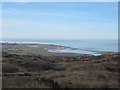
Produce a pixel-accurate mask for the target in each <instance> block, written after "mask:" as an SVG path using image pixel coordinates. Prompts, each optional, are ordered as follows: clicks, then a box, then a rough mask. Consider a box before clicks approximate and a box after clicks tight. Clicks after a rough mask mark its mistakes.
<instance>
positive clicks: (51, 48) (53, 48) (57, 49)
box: [0, 42, 117, 56]
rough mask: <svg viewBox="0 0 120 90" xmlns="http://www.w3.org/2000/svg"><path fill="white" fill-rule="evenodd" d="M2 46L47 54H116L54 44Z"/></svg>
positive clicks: (9, 43)
mask: <svg viewBox="0 0 120 90" xmlns="http://www.w3.org/2000/svg"><path fill="white" fill-rule="evenodd" d="M0 44H2V45H23V46H27V47H30V48H37V47H41V48H42V49H44V50H45V51H47V52H52V53H62V54H64V53H67V54H70V53H71V54H83V55H93V56H99V55H105V54H114V53H117V52H110V51H97V50H95V51H94V50H85V49H79V48H72V47H69V46H63V45H55V44H42V43H41V44H39V43H24V42H22V43H14V42H13V43H11V42H7V43H0ZM80 51H81V53H79V52H80Z"/></svg>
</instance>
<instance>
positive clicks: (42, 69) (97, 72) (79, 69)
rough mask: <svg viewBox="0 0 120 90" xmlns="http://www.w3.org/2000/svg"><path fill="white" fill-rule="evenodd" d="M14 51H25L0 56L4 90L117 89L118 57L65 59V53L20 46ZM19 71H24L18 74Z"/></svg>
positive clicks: (73, 56) (69, 56)
mask: <svg viewBox="0 0 120 90" xmlns="http://www.w3.org/2000/svg"><path fill="white" fill-rule="evenodd" d="M14 46H15V45H14ZM12 47H13V46H11V48H12ZM4 48H7V47H4ZM9 48H10V47H9ZM16 48H19V50H21V48H22V49H24V48H25V51H24V50H21V51H20V52H22V53H21V54H15V53H16V51H14V50H13V51H11V53H9V52H3V56H2V57H1V59H3V60H2V61H3V63H2V65H3V75H4V76H3V88H117V87H118V71H117V70H118V69H119V66H118V61H119V57H118V54H112V55H103V56H81V55H79V56H78V54H77V55H72V54H68V56H66V55H67V54H64V55H61V54H51V53H50V54H48V53H46V51H44V50H43V49H40V47H37V48H35V49H34V50H33V48H27V47H25V46H23V45H22V46H21V47H15V49H16ZM38 48H39V49H38ZM39 50H41V51H39ZM42 50H43V51H42ZM3 51H4V50H3ZM30 53H31V55H30ZM33 53H34V54H33ZM36 53H37V54H36ZM45 53H46V54H45ZM43 54H44V55H43ZM79 57H80V58H79ZM19 68H22V69H23V70H22V71H19ZM10 82H11V83H10Z"/></svg>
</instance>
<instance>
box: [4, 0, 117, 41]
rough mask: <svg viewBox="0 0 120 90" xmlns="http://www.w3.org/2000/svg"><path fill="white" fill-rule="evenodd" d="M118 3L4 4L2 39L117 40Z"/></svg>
mask: <svg viewBox="0 0 120 90" xmlns="http://www.w3.org/2000/svg"><path fill="white" fill-rule="evenodd" d="M117 4H118V3H117V2H74V3H73V2H61V3H60V2H56V3H55V2H49V3H48V2H45V3H44V2H16V3H15V2H6V3H5V2H4V3H3V5H2V10H3V12H2V15H3V17H2V20H3V38H21V39H117V38H118V22H117V19H118V17H117V15H118V10H117V9H118V6H117Z"/></svg>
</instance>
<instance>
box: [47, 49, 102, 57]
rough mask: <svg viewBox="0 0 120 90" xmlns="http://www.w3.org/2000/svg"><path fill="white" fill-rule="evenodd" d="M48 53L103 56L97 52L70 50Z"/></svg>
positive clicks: (57, 50)
mask: <svg viewBox="0 0 120 90" xmlns="http://www.w3.org/2000/svg"><path fill="white" fill-rule="evenodd" d="M48 52H57V53H80V54H91V55H94V56H99V55H102V54H97V53H95V52H90V51H83V50H70V49H56V50H48Z"/></svg>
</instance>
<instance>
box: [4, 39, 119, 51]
mask: <svg viewBox="0 0 120 90" xmlns="http://www.w3.org/2000/svg"><path fill="white" fill-rule="evenodd" d="M2 42H12V43H38V44H54V45H62V46H69V47H72V48H79V49H84V50H93V51H96V50H97V51H112V52H118V41H117V40H33V39H31V40H25V39H3V41H2Z"/></svg>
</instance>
